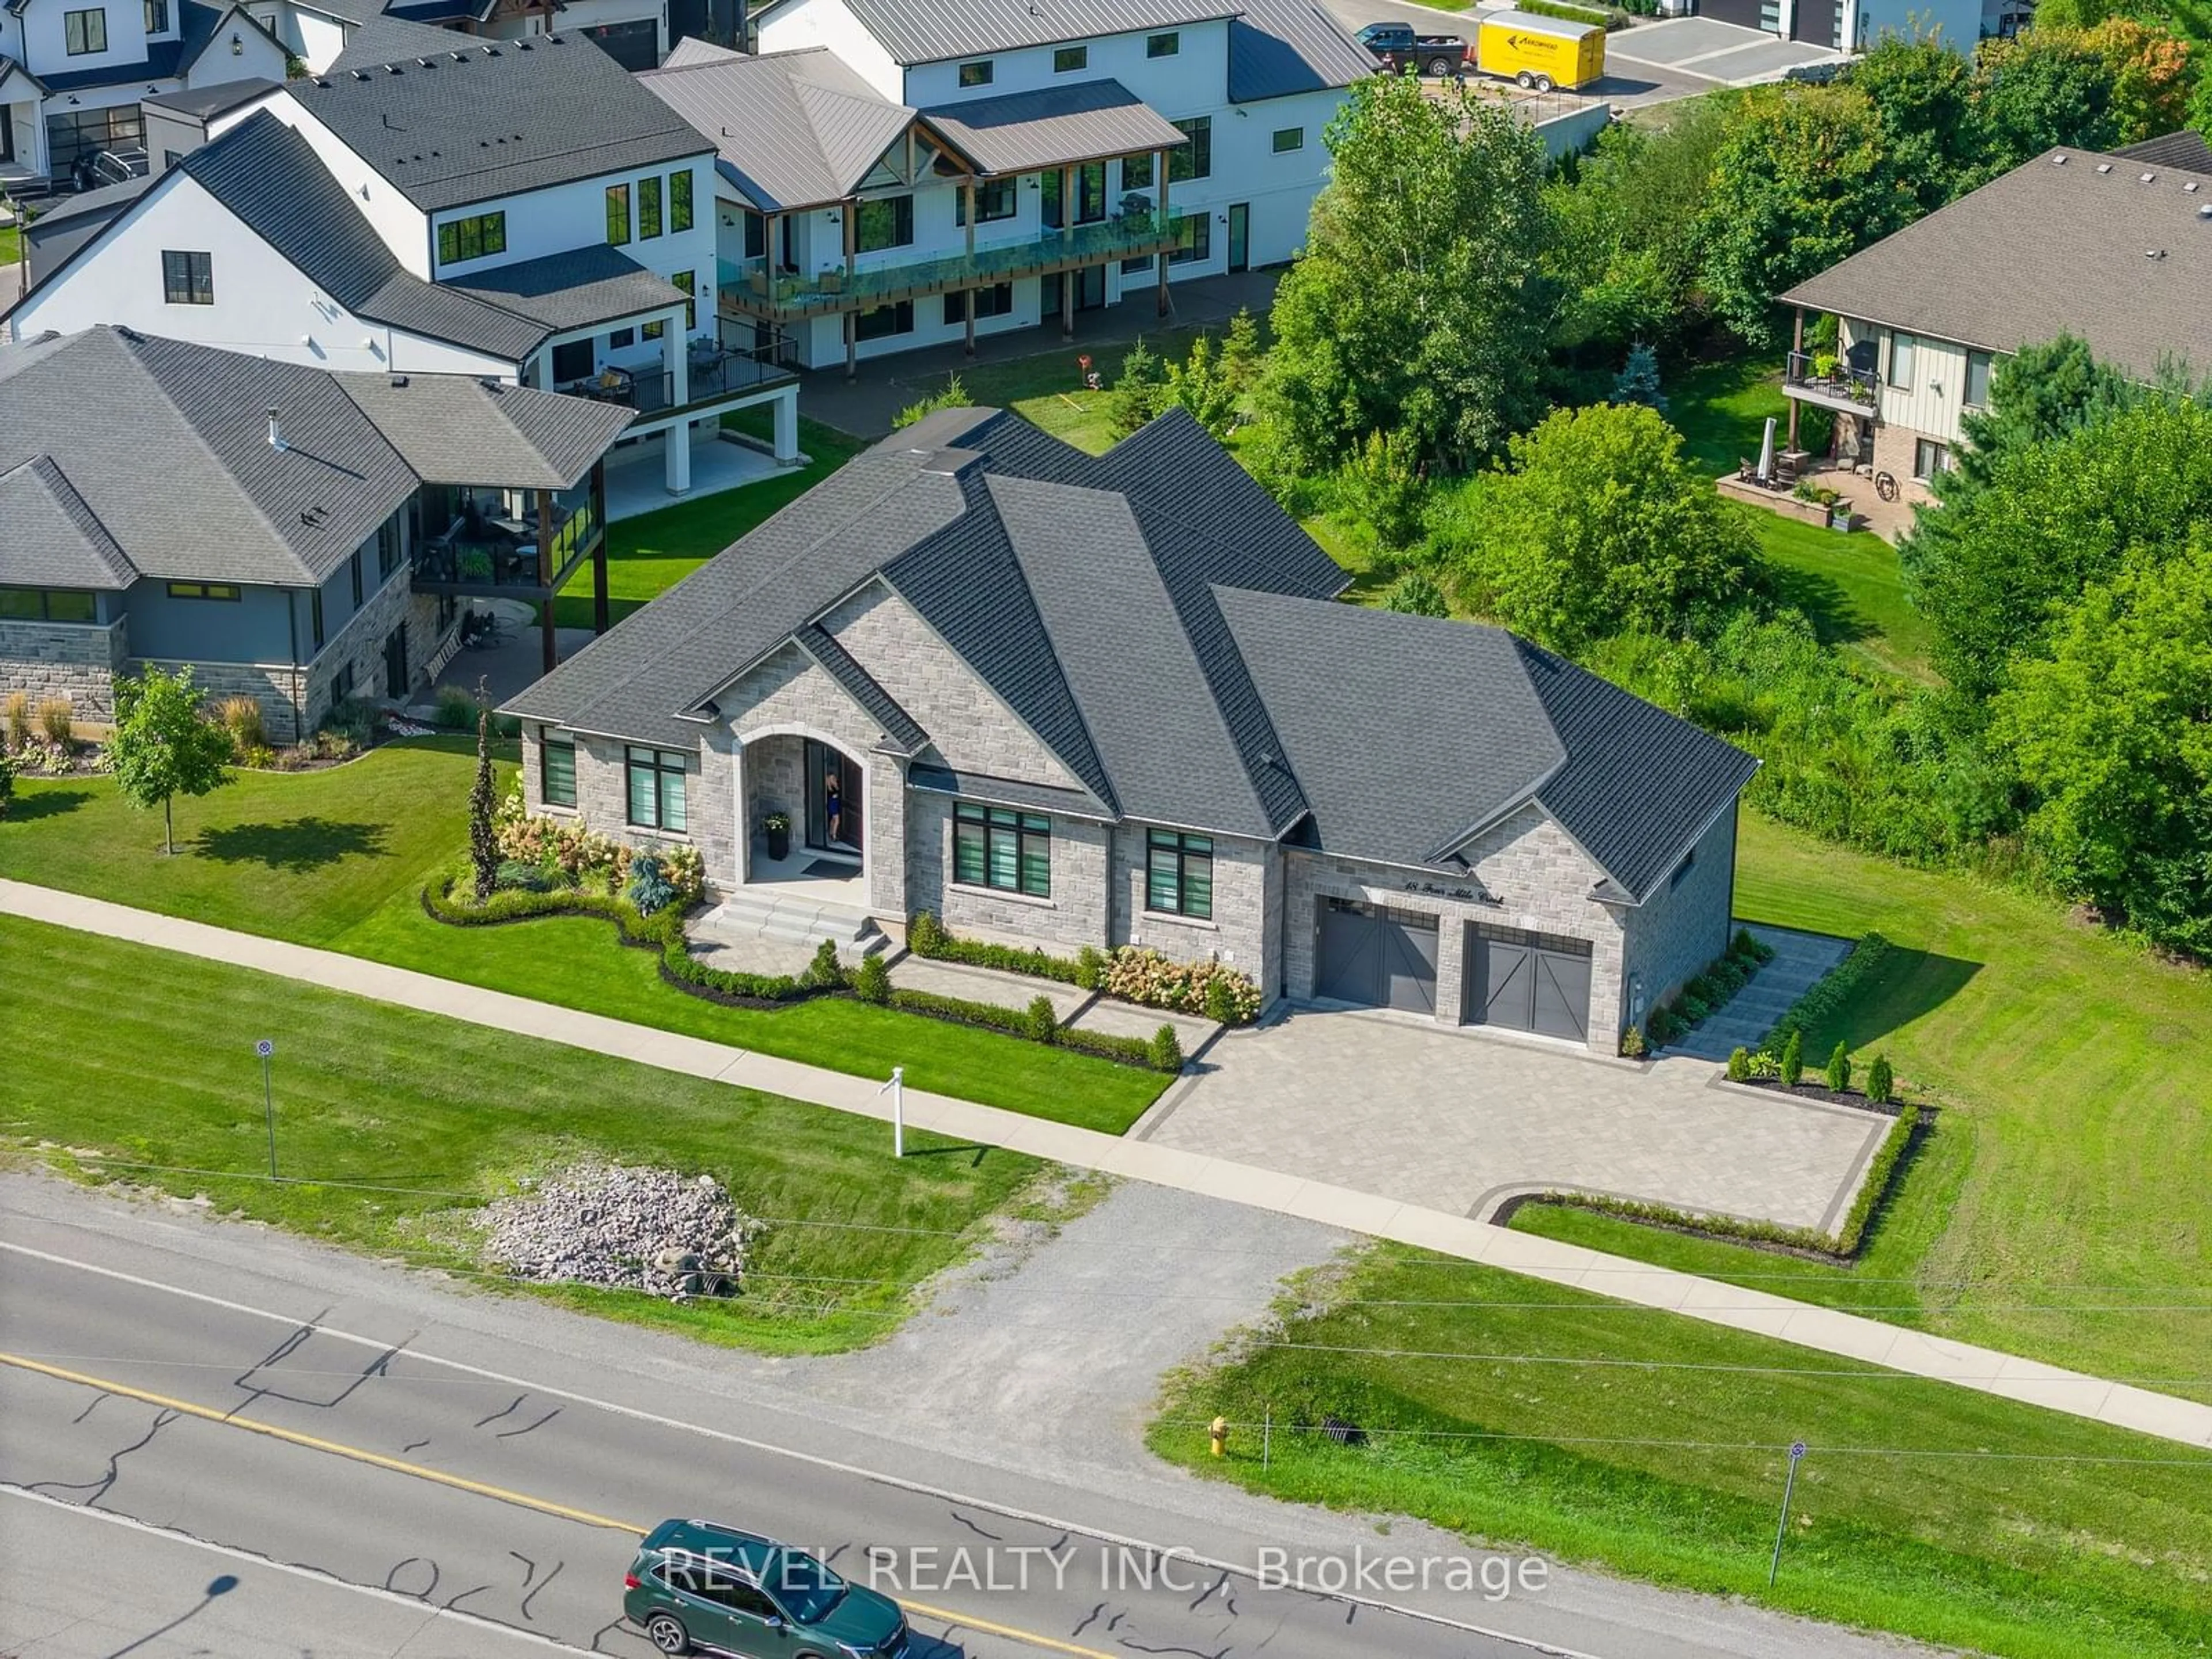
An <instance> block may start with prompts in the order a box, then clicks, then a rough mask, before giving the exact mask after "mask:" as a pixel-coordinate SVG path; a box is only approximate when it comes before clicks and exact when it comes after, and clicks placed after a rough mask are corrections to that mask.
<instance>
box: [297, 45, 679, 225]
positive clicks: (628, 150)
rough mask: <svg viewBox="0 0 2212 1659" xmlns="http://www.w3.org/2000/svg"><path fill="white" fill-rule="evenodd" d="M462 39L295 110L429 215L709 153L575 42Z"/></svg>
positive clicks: (356, 71)
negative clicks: (313, 120)
mask: <svg viewBox="0 0 2212 1659" xmlns="http://www.w3.org/2000/svg"><path fill="white" fill-rule="evenodd" d="M447 40H468V45H467V46H465V47H456V48H453V49H449V50H448V51H447V52H443V53H441V54H431V53H428V52H425V53H424V54H422V55H421V56H419V57H410V58H401V59H398V60H397V61H393V62H390V63H386V64H375V65H373V66H372V65H370V64H365V63H363V62H362V61H361V60H360V58H358V57H357V56H356V55H355V54H352V53H348V54H344V55H343V56H342V58H341V61H340V63H338V64H333V65H332V66H331V72H330V73H328V74H326V75H323V76H316V77H314V78H313V79H310V80H305V81H295V82H292V83H291V84H290V86H289V88H288V90H289V93H290V95H291V96H292V97H294V98H295V99H297V100H299V102H300V104H301V106H302V107H303V108H305V109H307V110H308V111H309V112H312V113H313V115H314V117H315V118H316V119H318V120H319V121H320V122H321V123H322V124H323V125H325V126H326V127H328V128H329V129H330V130H331V132H332V133H333V134H335V135H336V136H337V138H338V139H339V140H340V141H341V142H342V143H344V144H345V145H346V146H347V148H349V149H351V150H352V151H353V152H354V153H355V154H356V155H359V156H360V157H361V158H362V161H366V162H367V163H368V165H369V166H370V167H374V168H375V169H376V171H377V172H378V173H380V174H382V175H383V176H384V178H386V179H388V180H389V181H390V182H391V183H392V185H393V187H394V188H396V189H397V190H398V191H399V192H400V194H402V195H403V196H404V197H406V198H407V199H408V200H409V201H410V202H411V203H413V204H415V205H416V207H418V208H421V209H422V210H425V211H426V212H428V211H436V210H440V209H442V208H452V207H461V206H465V205H467V204H471V203H476V202H481V201H485V200H488V199H489V198H491V197H499V196H508V195H514V194H518V193H520V192H522V191H532V190H541V189H544V188H546V187H548V186H550V185H559V184H565V183H568V182H569V181H571V180H574V179H588V178H594V177H597V176H598V175H599V174H601V173H624V172H633V171H640V170H643V169H646V168H648V167H655V166H659V165H663V164H665V163H667V162H671V161H681V160H684V159H687V158H690V157H693V156H698V155H706V154H708V152H709V151H710V150H711V149H712V148H713V146H712V145H711V144H710V143H708V140H707V139H706V138H705V137H702V135H701V134H700V133H699V132H698V131H696V130H695V129H694V128H693V127H692V126H691V125H690V123H689V122H687V121H685V120H684V118H682V117H681V116H679V115H678V114H677V113H676V112H674V111H673V110H671V109H670V108H669V107H668V106H667V105H666V104H665V103H663V102H662V101H661V100H659V99H658V98H655V97H654V96H653V95H652V94H650V93H648V92H647V91H646V89H645V88H643V87H641V86H640V85H639V84H638V82H637V81H636V79H635V77H634V76H631V74H630V73H629V70H625V69H623V67H622V65H621V64H617V63H616V62H615V60H614V59H613V58H610V57H608V56H607V55H606V53H605V52H601V51H600V50H599V48H598V47H597V46H593V45H592V44H591V43H590V42H589V41H588V40H584V39H582V38H581V37H580V36H576V35H572V34H567V33H555V34H541V35H534V36H532V37H529V38H528V39H526V40H499V41H487V40H475V39H473V38H472V37H465V36H451V35H449V36H447Z"/></svg>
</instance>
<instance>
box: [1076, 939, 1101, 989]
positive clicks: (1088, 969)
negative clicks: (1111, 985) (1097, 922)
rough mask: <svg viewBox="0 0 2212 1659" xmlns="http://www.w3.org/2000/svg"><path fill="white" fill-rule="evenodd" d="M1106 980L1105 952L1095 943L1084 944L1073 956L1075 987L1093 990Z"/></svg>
mask: <svg viewBox="0 0 2212 1659" xmlns="http://www.w3.org/2000/svg"><path fill="white" fill-rule="evenodd" d="M1105 982H1106V953H1105V952H1104V951H1102V950H1100V949H1099V948H1098V947H1097V945H1085V946H1084V947H1083V950H1082V951H1081V952H1080V953H1079V955H1078V956H1077V957H1076V958H1075V984H1076V988H1077V989H1079V990H1083V991H1095V990H1097V988H1098V987H1100V986H1102V985H1103V984H1104V983H1105Z"/></svg>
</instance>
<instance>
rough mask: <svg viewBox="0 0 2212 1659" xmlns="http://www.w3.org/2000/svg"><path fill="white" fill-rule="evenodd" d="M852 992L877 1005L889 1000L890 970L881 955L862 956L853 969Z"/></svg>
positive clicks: (864, 1000)
mask: <svg viewBox="0 0 2212 1659" xmlns="http://www.w3.org/2000/svg"><path fill="white" fill-rule="evenodd" d="M853 994H854V996H856V997H858V998H860V1000H861V1001H863V1002H872V1003H875V1004H876V1005H877V1006H882V1005H883V1004H884V1003H887V1002H889V1001H890V1000H891V970H890V969H889V968H886V967H885V966H884V959H883V958H882V957H861V958H860V966H859V967H858V968H856V969H854V970H853Z"/></svg>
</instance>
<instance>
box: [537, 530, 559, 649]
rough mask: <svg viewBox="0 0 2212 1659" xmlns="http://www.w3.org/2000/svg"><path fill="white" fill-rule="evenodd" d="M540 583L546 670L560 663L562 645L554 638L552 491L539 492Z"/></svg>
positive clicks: (540, 629) (540, 614)
mask: <svg viewBox="0 0 2212 1659" xmlns="http://www.w3.org/2000/svg"><path fill="white" fill-rule="evenodd" d="M538 588H539V590H540V591H541V592H543V593H544V595H545V598H544V602H543V603H542V604H540V605H539V606H538V635H539V638H540V639H541V640H542V641H544V646H545V671H546V672H547V673H549V674H550V673H551V672H552V671H554V670H555V669H556V668H557V667H559V666H560V665H561V653H560V647H558V646H557V645H556V643H555V642H554V639H553V492H552V491H551V490H550V489H541V490H539V491H538Z"/></svg>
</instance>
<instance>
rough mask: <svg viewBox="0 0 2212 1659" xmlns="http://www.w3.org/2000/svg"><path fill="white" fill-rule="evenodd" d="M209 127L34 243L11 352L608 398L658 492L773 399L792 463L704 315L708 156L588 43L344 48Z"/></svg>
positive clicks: (775, 378) (757, 366)
mask: <svg viewBox="0 0 2212 1659" xmlns="http://www.w3.org/2000/svg"><path fill="white" fill-rule="evenodd" d="M380 27H389V26H383V25H380ZM414 33H415V34H416V36H418V37H419V36H420V34H421V33H423V32H422V31H420V30H416V31H414ZM375 38H376V35H375V32H374V31H365V32H364V34H363V36H362V43H364V44H366V43H370V42H372V41H373V40H374V39H375ZM441 38H442V39H445V40H451V39H452V37H450V36H447V37H441ZM211 127H212V130H213V131H214V134H215V137H214V138H213V141H212V142H210V143H209V144H208V145H207V146H206V147H205V148H204V149H199V150H197V151H195V152H193V153H191V154H189V155H183V156H181V157H179V159H178V160H177V161H175V163H174V164H173V166H170V167H167V169H166V170H165V171H164V172H163V173H161V175H160V176H159V177H157V178H155V179H152V180H150V181H149V182H141V183H138V184H137V185H133V186H124V187H121V188H119V189H118V190H117V191H115V192H113V199H112V200H109V201H103V202H95V203H89V204H88V209H98V210H100V212H103V213H105V214H106V217H105V219H104V222H98V223H97V224H96V226H94V225H89V224H88V223H87V221H88V220H89V219H91V218H92V217H93V215H92V214H91V213H90V212H89V211H88V212H87V213H85V214H83V215H81V216H77V217H76V218H75V219H72V218H70V217H64V218H63V219H62V220H61V221H60V222H58V223H57V224H56V225H55V227H54V230H53V235H54V236H55V237H56V238H58V241H57V243H56V244H55V245H54V246H46V239H45V238H43V237H42V236H40V234H38V233H37V231H36V230H35V229H34V234H33V239H32V242H31V246H30V253H29V259H30V266H31V283H32V286H31V289H30V291H29V293H28V295H27V296H26V297H25V298H24V299H23V300H22V301H21V302H19V303H18V304H17V305H16V307H15V309H14V310H13V311H12V312H10V313H9V317H8V324H9V329H10V331H11V332H12V333H13V336H14V337H15V338H17V339H19V340H20V339H24V338H28V337H33V336H35V335H37V334H39V333H40V332H43V331H49V330H52V331H58V332H62V333H71V332H75V331H79V330H82V329H85V328H89V327H93V326H95V325H100V324H120V325H127V326H129V327H131V328H134V329H136V330H138V331H142V332H144V333H148V334H155V335H161V336H166V337H171V338H176V339H185V340H193V341H197V342H198V343H203V344H208V345H220V346H222V347H224V348H226V349H231V350H248V351H252V352H254V353H256V354H258V355H259V356H267V357H275V358H281V359H284V360H287V361H290V362H301V363H307V364H312V365H314V366H316V367H319V368H336V369H365V370H370V371H386V372H390V373H397V374H468V375H471V376H476V377H479V378H489V379H492V380H503V381H508V382H518V383H521V384H526V385H530V386H538V387H540V388H543V389H546V390H552V391H566V392H573V393H575V394H577V395H580V396H584V397H590V398H599V399H602V400H604V401H607V402H611V403H619V404H623V405H625V406H627V407H629V408H630V409H632V410H635V411H636V415H637V419H636V421H635V424H634V425H633V426H632V427H631V428H629V435H627V436H626V437H625V438H624V440H623V442H624V443H625V444H626V445H627V444H632V443H638V442H650V443H657V444H659V445H660V447H662V449H663V450H664V451H665V477H666V483H667V488H668V489H669V490H670V492H671V494H679V495H680V494H682V493H684V491H686V490H688V489H690V462H691V448H690V441H689V440H690V434H691V432H692V429H693V428H695V427H703V428H706V431H707V433H708V435H709V436H711V435H713V434H714V432H716V431H718V430H719V429H720V420H721V416H723V415H725V414H726V413H728V412H730V411H732V410H737V409H740V408H744V407H745V406H748V405H751V404H769V405H770V406H772V408H773V410H774V422H773V429H774V436H775V449H776V453H777V454H778V455H779V456H780V457H782V458H785V459H789V458H792V457H794V456H795V455H796V453H797V441H798V424H797V417H796V399H797V389H796V385H795V382H794V380H793V376H792V375H791V374H790V372H789V371H788V370H787V368H784V367H783V366H782V365H781V363H779V362H777V361H776V358H775V353H774V352H772V351H767V352H757V351H755V350H753V349H750V331H749V330H748V331H745V332H746V334H747V340H746V341H745V342H744V348H743V349H738V350H735V351H726V350H724V349H722V347H721V344H720V327H719V325H718V320H717V319H716V317H715V316H714V311H713V308H712V302H711V301H710V300H707V301H706V303H702V300H706V296H708V295H711V294H712V293H713V283H714V272H715V232H714V217H713V206H712V203H713V195H714V185H713V182H712V181H713V178H714V173H713V170H712V160H713V157H712V152H711V149H710V147H709V146H708V143H707V141H706V140H705V139H704V138H702V137H701V136H700V135H699V134H698V133H697V132H696V131H694V130H693V129H692V128H691V127H690V126H689V125H686V124H685V123H684V121H683V120H682V119H680V118H678V117H677V116H676V115H674V114H673V113H672V112H671V111H670V110H669V109H668V108H667V106H665V104H663V103H661V102H660V101H659V100H658V99H655V98H653V97H650V96H648V95H647V94H646V93H645V92H643V91H642V90H641V88H639V86H638V84H637V82H636V81H635V79H634V78H633V77H632V76H630V75H629V74H628V73H627V72H626V71H624V70H623V69H622V68H621V67H620V66H619V65H617V64H615V63H614V62H613V61H612V60H611V59H610V58H608V57H607V56H606V55H605V53H604V52H600V51H599V50H598V49H597V48H596V47H594V46H591V45H589V44H587V43H586V42H584V41H581V40H571V39H569V38H568V37H567V36H565V35H547V36H543V37H540V38H538V39H537V40H528V41H516V42H512V43H507V44H504V45H493V44H490V43H483V42H480V43H477V44H475V45H472V46H466V47H456V48H455V49H453V50H449V51H447V52H441V53H440V54H438V55H435V56H431V55H428V54H424V55H422V56H417V57H411V58H390V59H383V60H379V59H377V58H371V57H362V58H356V57H355V56H354V55H353V53H351V52H349V53H346V54H342V55H341V57H340V58H339V59H338V61H337V64H334V65H333V67H332V70H331V74H329V75H327V76H316V77H313V78H312V79H307V80H302V81H298V82H293V83H291V84H290V85H289V86H287V87H284V88H278V89H275V90H271V91H270V92H268V93H267V94H264V95H263V96H262V97H261V98H260V99H258V100H256V101H254V102H253V103H252V104H250V105H248V106H243V107H241V108H239V109H234V110H231V111H228V112H224V113H223V114H222V115H221V116H220V117H218V118H216V120H215V121H214V122H213V123H211ZM395 135H398V136H397V137H395ZM671 435H682V436H683V437H684V440H685V441H669V440H670V437H671Z"/></svg>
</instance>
